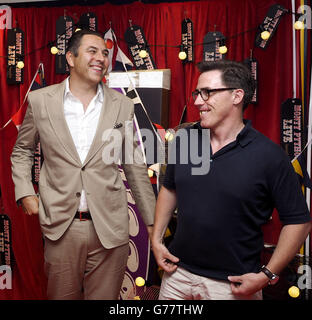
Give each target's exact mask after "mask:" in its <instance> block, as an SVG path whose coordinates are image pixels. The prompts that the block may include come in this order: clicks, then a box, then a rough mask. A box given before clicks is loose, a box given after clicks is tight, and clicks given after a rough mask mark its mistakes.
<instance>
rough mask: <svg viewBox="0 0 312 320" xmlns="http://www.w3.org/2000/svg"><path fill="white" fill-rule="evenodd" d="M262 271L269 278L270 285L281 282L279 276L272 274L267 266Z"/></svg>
mask: <svg viewBox="0 0 312 320" xmlns="http://www.w3.org/2000/svg"><path fill="white" fill-rule="evenodd" d="M260 271H261V272H263V273H264V274H265V275H266V276H267V277H268V278H269V285H274V284H276V282H277V281H278V280H279V276H278V275H277V274H275V273H272V272H271V271H270V270H269V269H268V268H267V267H266V266H265V265H263V266H262V267H261V269H260Z"/></svg>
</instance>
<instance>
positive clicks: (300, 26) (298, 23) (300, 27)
mask: <svg viewBox="0 0 312 320" xmlns="http://www.w3.org/2000/svg"><path fill="white" fill-rule="evenodd" d="M294 28H295V29H296V30H303V29H304V23H303V22H302V21H300V20H297V21H296V22H295V23H294Z"/></svg>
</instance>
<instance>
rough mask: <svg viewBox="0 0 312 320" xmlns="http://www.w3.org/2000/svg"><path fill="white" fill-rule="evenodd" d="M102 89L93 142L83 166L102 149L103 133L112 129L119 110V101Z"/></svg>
mask: <svg viewBox="0 0 312 320" xmlns="http://www.w3.org/2000/svg"><path fill="white" fill-rule="evenodd" d="M102 88H103V92H104V99H103V105H102V110H101V113H100V117H99V122H98V126H97V129H96V133H95V136H94V139H93V142H92V144H91V147H90V150H89V152H88V154H87V157H86V159H85V161H84V163H83V164H84V165H85V164H87V162H89V161H90V160H91V159H92V157H93V156H94V155H95V154H96V153H97V152H98V150H99V149H100V148H101V147H102V145H103V143H105V141H102V136H103V132H104V131H105V130H108V129H113V127H114V125H115V123H116V120H117V117H118V114H119V110H120V99H117V97H115V96H113V95H112V94H111V93H110V91H109V90H108V89H107V87H106V86H105V85H102Z"/></svg>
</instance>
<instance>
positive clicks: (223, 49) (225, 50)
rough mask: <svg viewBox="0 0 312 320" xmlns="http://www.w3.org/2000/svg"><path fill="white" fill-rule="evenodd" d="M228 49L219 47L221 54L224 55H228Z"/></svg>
mask: <svg viewBox="0 0 312 320" xmlns="http://www.w3.org/2000/svg"><path fill="white" fill-rule="evenodd" d="M227 51H228V49H227V47H226V46H221V47H219V52H220V53H222V54H225V53H227Z"/></svg>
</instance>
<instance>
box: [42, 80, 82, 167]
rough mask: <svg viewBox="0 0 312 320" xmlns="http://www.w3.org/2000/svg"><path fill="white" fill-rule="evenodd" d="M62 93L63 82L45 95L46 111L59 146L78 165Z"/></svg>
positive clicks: (77, 156) (79, 162)
mask: <svg viewBox="0 0 312 320" xmlns="http://www.w3.org/2000/svg"><path fill="white" fill-rule="evenodd" d="M64 92H65V80H64V81H63V82H61V83H60V84H59V85H57V86H55V88H54V90H52V91H51V92H49V93H47V95H46V96H45V99H46V109H47V113H48V115H49V118H50V122H51V125H52V127H53V129H54V132H55V134H56V136H57V137H58V139H59V142H60V144H61V145H62V146H63V147H64V149H65V151H66V152H67V154H68V155H69V156H70V157H71V158H72V159H73V160H74V161H75V162H77V163H78V164H79V165H81V161H80V158H79V155H78V152H77V150H76V147H75V144H74V141H73V139H72V136H71V133H70V131H69V128H68V126H67V122H66V120H65V116H64Z"/></svg>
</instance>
